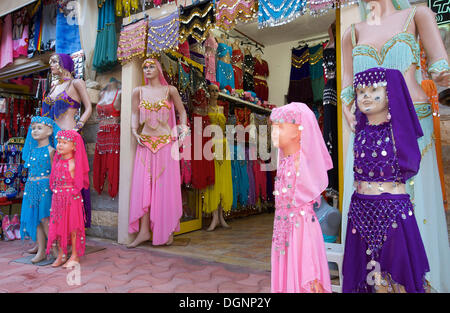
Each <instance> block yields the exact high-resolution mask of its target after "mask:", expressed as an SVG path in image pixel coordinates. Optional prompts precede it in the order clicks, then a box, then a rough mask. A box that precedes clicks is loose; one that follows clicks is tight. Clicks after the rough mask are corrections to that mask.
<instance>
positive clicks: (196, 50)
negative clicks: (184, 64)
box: [187, 38, 205, 65]
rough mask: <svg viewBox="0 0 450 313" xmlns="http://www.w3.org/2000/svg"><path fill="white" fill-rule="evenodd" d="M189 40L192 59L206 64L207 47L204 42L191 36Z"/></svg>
mask: <svg viewBox="0 0 450 313" xmlns="http://www.w3.org/2000/svg"><path fill="white" fill-rule="evenodd" d="M187 41H188V42H189V53H190V55H191V60H192V61H194V62H197V63H198V64H201V65H205V49H204V47H203V45H202V43H201V42H198V41H196V40H195V39H192V38H189V39H188V40H187Z"/></svg>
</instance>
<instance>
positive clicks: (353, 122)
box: [343, 105, 356, 132]
mask: <svg viewBox="0 0 450 313" xmlns="http://www.w3.org/2000/svg"><path fill="white" fill-rule="evenodd" d="M343 113H344V117H345V119H346V120H347V124H348V126H349V127H350V129H351V131H352V132H355V126H356V118H355V114H353V113H352V112H350V110H349V108H348V107H347V106H345V105H344V107H343Z"/></svg>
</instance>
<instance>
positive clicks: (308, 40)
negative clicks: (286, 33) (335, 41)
mask: <svg viewBox="0 0 450 313" xmlns="http://www.w3.org/2000/svg"><path fill="white" fill-rule="evenodd" d="M329 39H330V36H329V35H328V33H326V34H320V35H315V36H311V37H308V38H305V39H301V40H299V41H298V44H299V45H301V44H303V45H305V44H308V45H310V44H312V43H313V42H317V41H320V40H325V41H326V40H329Z"/></svg>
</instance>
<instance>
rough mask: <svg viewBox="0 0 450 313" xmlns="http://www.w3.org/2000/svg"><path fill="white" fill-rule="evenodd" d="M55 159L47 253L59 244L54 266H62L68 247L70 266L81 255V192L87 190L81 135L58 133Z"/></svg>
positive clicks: (84, 151)
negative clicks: (70, 250)
mask: <svg viewBox="0 0 450 313" xmlns="http://www.w3.org/2000/svg"><path fill="white" fill-rule="evenodd" d="M56 138H57V140H58V144H57V146H56V150H57V153H56V156H55V158H54V161H53V165H52V172H51V175H50V187H51V189H52V191H53V197H52V209H51V214H50V226H49V234H48V244H47V254H48V253H49V252H50V249H51V247H52V246H56V242H58V256H57V258H56V260H55V262H53V264H52V266H53V267H58V266H61V265H62V264H63V263H65V261H66V259H67V257H66V255H67V246H68V245H71V246H72V256H71V257H70V259H69V260H68V261H67V263H66V264H64V267H70V266H71V263H72V262H79V261H80V259H79V257H80V256H83V255H84V250H85V234H84V222H85V215H84V210H83V199H82V196H81V189H83V188H88V187H89V176H88V172H89V164H88V160H87V155H86V150H85V148H84V143H83V139H82V138H81V135H80V134H79V133H78V132H76V131H75V130H62V131H59V132H58V134H57V137H56Z"/></svg>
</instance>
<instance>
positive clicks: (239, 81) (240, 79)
mask: <svg viewBox="0 0 450 313" xmlns="http://www.w3.org/2000/svg"><path fill="white" fill-rule="evenodd" d="M231 61H232V63H233V72H234V87H235V88H236V89H243V88H244V76H243V73H242V61H244V55H243V54H242V51H241V50H239V49H238V50H233V55H232V56H231ZM236 64H239V65H240V66H237V65H236Z"/></svg>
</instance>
